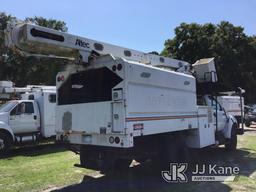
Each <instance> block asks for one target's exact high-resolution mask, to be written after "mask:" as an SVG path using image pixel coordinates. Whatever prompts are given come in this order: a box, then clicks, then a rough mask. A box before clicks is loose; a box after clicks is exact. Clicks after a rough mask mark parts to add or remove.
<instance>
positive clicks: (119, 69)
mask: <svg viewBox="0 0 256 192" xmlns="http://www.w3.org/2000/svg"><path fill="white" fill-rule="evenodd" d="M122 68H123V66H122V64H120V63H119V64H118V65H117V70H118V71H121V70H122Z"/></svg>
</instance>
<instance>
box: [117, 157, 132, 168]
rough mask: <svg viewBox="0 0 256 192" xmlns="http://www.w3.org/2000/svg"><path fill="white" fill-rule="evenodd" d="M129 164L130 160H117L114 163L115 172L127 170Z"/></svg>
mask: <svg viewBox="0 0 256 192" xmlns="http://www.w3.org/2000/svg"><path fill="white" fill-rule="evenodd" d="M130 164H131V160H130V159H117V160H116V161H115V168H116V169H117V170H126V169H129V166H130Z"/></svg>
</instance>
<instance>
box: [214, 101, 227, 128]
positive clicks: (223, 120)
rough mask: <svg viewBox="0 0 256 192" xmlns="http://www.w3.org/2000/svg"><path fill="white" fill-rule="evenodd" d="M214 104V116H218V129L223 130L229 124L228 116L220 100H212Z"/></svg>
mask: <svg viewBox="0 0 256 192" xmlns="http://www.w3.org/2000/svg"><path fill="white" fill-rule="evenodd" d="M212 106H213V107H214V114H215V115H214V116H215V118H216V116H217V121H218V122H217V128H218V130H222V129H224V128H225V126H226V124H227V117H226V114H225V111H224V109H223V108H222V107H221V106H220V104H219V103H218V102H216V101H215V100H212ZM216 107H217V114H216Z"/></svg>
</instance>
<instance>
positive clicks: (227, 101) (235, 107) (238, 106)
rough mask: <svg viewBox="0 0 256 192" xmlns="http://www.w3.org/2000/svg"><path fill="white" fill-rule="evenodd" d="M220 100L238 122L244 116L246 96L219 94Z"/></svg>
mask: <svg viewBox="0 0 256 192" xmlns="http://www.w3.org/2000/svg"><path fill="white" fill-rule="evenodd" d="M217 100H218V102H219V103H220V104H221V106H222V107H223V108H224V109H225V111H226V113H227V114H230V115H233V116H234V117H235V118H236V120H237V122H238V123H241V121H242V118H243V117H244V98H243V97H242V98H240V96H226V95H224V96H218V97H217Z"/></svg>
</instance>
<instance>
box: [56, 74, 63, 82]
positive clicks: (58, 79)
mask: <svg viewBox="0 0 256 192" xmlns="http://www.w3.org/2000/svg"><path fill="white" fill-rule="evenodd" d="M64 79H65V77H64V75H61V76H59V77H58V78H57V81H58V82H60V81H64Z"/></svg>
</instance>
